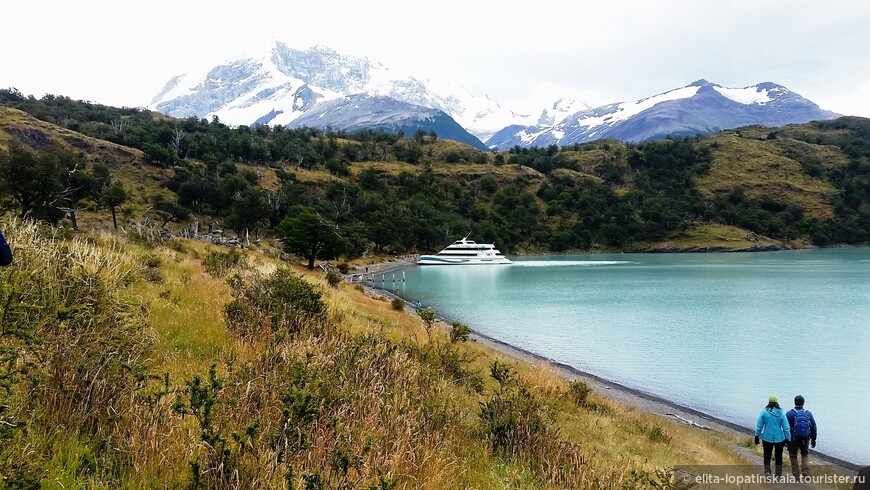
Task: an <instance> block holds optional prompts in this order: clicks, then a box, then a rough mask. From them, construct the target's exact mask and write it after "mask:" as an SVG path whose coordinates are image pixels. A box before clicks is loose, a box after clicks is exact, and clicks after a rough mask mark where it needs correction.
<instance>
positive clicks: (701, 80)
mask: <svg viewBox="0 0 870 490" xmlns="http://www.w3.org/2000/svg"><path fill="white" fill-rule="evenodd" d="M707 85H715V86H717V87H718V85H716V84H715V83H710V82H708V81H707V80H706V79H704V78H699V79H698V80H695V81H694V82H692V83H690V84H688V85H686V86H687V87H706V86H707Z"/></svg>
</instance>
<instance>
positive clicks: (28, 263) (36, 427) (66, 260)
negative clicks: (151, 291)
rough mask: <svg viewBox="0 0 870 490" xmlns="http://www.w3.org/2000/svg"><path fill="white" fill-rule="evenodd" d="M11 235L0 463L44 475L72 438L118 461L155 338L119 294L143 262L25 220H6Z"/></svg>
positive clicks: (2, 280) (2, 335) (0, 327)
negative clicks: (123, 427) (122, 429)
mask: <svg viewBox="0 0 870 490" xmlns="http://www.w3.org/2000/svg"><path fill="white" fill-rule="evenodd" d="M6 235H7V237H8V241H9V243H10V246H11V247H12V250H13V254H14V257H15V259H14V262H13V264H12V265H11V266H9V267H7V268H4V269H3V270H2V271H0V276H2V277H0V386H2V389H0V405H2V407H4V408H3V412H2V414H0V417H2V420H0V425H3V426H4V427H5V428H6V429H8V430H6V429H5V430H4V432H3V434H2V436H0V437H2V439H0V473H2V474H3V475H18V476H22V477H23V472H27V473H28V474H29V475H30V477H33V476H34V475H36V476H37V477H38V476H39V475H48V474H50V473H51V468H50V466H51V460H50V458H51V457H52V450H57V449H58V448H62V447H64V446H67V447H68V446H69V444H70V443H72V442H73V441H78V442H77V443H75V444H79V445H82V446H83V448H79V449H80V450H81V451H82V452H83V453H86V454H89V455H90V456H88V458H91V459H93V460H100V459H107V460H110V461H112V460H115V461H116V463H117V464H120V461H118V460H119V458H120V455H119V454H118V452H117V451H116V449H115V448H117V447H118V446H119V445H120V443H121V441H120V440H118V438H117V435H118V431H117V428H118V425H119V424H120V423H121V421H122V419H123V418H124V414H125V413H126V412H127V411H128V410H129V408H130V404H131V400H132V397H131V394H132V393H133V392H134V391H135V390H136V389H137V386H138V385H139V384H140V383H142V381H143V380H144V379H145V378H146V377H147V373H148V371H147V356H148V353H149V350H150V347H151V338H150V336H149V334H148V332H147V331H146V329H145V321H144V318H145V314H146V311H145V310H144V309H143V307H142V306H141V305H138V304H136V303H134V302H131V301H129V300H128V299H126V298H124V297H123V291H124V289H125V288H126V287H127V286H128V285H129V284H130V283H131V282H132V281H133V280H134V279H135V278H136V277H137V273H138V272H137V271H138V269H139V267H140V266H139V263H138V262H137V261H136V260H135V259H134V258H133V257H131V256H130V255H128V254H126V253H125V252H123V251H122V250H121V249H119V248H116V247H114V246H110V247H103V246H97V245H96V244H95V243H93V242H92V241H86V240H82V239H72V240H63V239H58V238H56V235H54V234H53V233H52V230H51V229H48V228H44V227H41V226H38V225H36V224H33V223H29V222H21V221H17V220H16V221H11V222H9V223H8V224H7V225H6ZM32 438H38V440H34V439H32ZM28 444H34V445H38V446H46V445H47V446H48V447H47V448H46V447H42V449H46V451H44V452H39V451H37V452H33V451H32V449H25V448H27V447H28ZM75 444H74V445H75ZM77 450H78V449H77ZM22 451H27V455H25V454H24V453H22ZM33 454H35V455H37V457H33ZM55 456H57V455H56V454H55ZM21 462H26V464H24V465H23V466H22V464H21ZM108 466H110V467H111V465H108ZM90 467H91V469H94V468H95V467H96V466H94V465H91V466H90ZM85 470H86V471H85V473H87V472H88V471H89V470H87V468H86V469H85ZM7 483H9V481H7Z"/></svg>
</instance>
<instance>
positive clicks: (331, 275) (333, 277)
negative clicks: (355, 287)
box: [326, 271, 341, 288]
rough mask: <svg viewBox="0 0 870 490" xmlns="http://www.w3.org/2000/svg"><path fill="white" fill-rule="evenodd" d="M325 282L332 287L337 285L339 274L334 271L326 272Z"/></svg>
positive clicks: (339, 282) (339, 278)
mask: <svg viewBox="0 0 870 490" xmlns="http://www.w3.org/2000/svg"><path fill="white" fill-rule="evenodd" d="M326 283H327V284H329V285H330V286H332V287H334V288H336V287H338V285H339V284H341V274H339V273H338V272H335V271H329V272H327V273H326Z"/></svg>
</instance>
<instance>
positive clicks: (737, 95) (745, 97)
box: [713, 86, 773, 105]
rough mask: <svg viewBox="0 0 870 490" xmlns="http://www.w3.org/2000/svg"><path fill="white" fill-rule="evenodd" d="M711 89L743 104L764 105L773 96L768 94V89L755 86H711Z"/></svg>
mask: <svg viewBox="0 0 870 490" xmlns="http://www.w3.org/2000/svg"><path fill="white" fill-rule="evenodd" d="M713 90H715V91H717V92H719V93H720V94H722V96H724V97H727V98H729V99H731V100H733V101H734V102H738V103H740V104H745V105H750V104H758V105H764V104H766V103H768V102H770V101H772V100H773V98H772V97H771V96H770V91H769V90H767V89H762V88H760V87H757V86H752V87H744V88H727V87H713Z"/></svg>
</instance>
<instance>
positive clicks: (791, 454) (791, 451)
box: [788, 437, 810, 476]
mask: <svg viewBox="0 0 870 490" xmlns="http://www.w3.org/2000/svg"><path fill="white" fill-rule="evenodd" d="M798 451H800V453H801V466H800V472H801V473H802V474H804V475H808V474H809V472H810V440H809V439H803V438H800V437H795V438H794V439H792V441H791V444H789V445H788V459H789V460H790V461H791V473H792V474H793V475H794V476H798Z"/></svg>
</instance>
